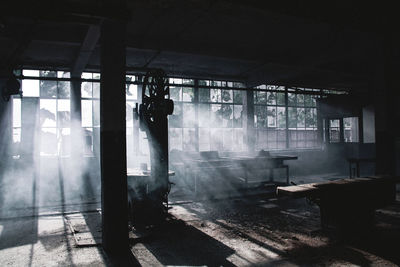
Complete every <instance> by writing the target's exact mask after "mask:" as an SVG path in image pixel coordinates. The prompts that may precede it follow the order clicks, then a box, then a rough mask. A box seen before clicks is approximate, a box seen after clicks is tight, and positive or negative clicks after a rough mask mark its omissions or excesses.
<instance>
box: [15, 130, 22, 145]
mask: <svg viewBox="0 0 400 267" xmlns="http://www.w3.org/2000/svg"><path fill="white" fill-rule="evenodd" d="M19 142H21V128H13V143H19Z"/></svg>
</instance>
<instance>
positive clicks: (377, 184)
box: [276, 176, 400, 230]
mask: <svg viewBox="0 0 400 267" xmlns="http://www.w3.org/2000/svg"><path fill="white" fill-rule="evenodd" d="M396 183H400V177H399V176H370V177H362V178H353V179H340V180H335V181H327V182H321V183H311V184H302V185H295V186H285V187H278V188H277V191H276V192H277V195H278V196H289V197H293V198H302V197H306V198H308V199H310V200H311V201H313V202H314V203H316V204H317V205H318V206H319V208H320V214H321V226H322V227H327V226H333V227H334V228H339V229H341V230H345V229H347V230H359V229H362V228H364V227H370V226H371V225H372V224H373V217H374V212H375V210H376V209H378V208H381V207H384V206H386V205H388V204H390V203H392V202H393V201H394V200H395V197H396Z"/></svg>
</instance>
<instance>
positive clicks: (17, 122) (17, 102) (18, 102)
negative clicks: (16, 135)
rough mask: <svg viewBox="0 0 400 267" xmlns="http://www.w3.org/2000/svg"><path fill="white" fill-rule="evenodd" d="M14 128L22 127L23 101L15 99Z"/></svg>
mask: <svg viewBox="0 0 400 267" xmlns="http://www.w3.org/2000/svg"><path fill="white" fill-rule="evenodd" d="M13 127H21V99H20V98H14V99H13Z"/></svg>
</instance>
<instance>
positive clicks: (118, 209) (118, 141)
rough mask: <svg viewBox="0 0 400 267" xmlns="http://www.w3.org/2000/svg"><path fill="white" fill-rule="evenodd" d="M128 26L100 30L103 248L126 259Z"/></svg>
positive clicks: (110, 24)
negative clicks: (126, 48)
mask: <svg viewBox="0 0 400 267" xmlns="http://www.w3.org/2000/svg"><path fill="white" fill-rule="evenodd" d="M125 34H126V25H125V22H122V21H117V20H112V19H105V20H104V21H103V24H102V26H101V37H100V38H101V39H100V41H101V85H100V154H101V204H102V229H103V232H102V235H103V240H102V244H103V248H104V250H105V251H106V252H107V254H108V255H110V256H112V257H115V256H116V257H118V258H121V257H122V259H124V258H125V257H126V256H127V254H126V253H127V251H128V218H127V211H128V207H127V206H128V199H127V177H126V164H127V163H126V107H125V105H126V103H125V101H126V100H125V98H126V96H125V89H126V88H125V57H126V51H125Z"/></svg>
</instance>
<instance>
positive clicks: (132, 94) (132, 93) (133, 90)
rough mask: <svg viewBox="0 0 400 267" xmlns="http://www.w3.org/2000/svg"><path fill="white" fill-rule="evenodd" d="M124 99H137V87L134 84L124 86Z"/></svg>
mask: <svg viewBox="0 0 400 267" xmlns="http://www.w3.org/2000/svg"><path fill="white" fill-rule="evenodd" d="M126 87H127V90H126V99H133V100H136V99H137V85H136V84H127V85H126Z"/></svg>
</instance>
